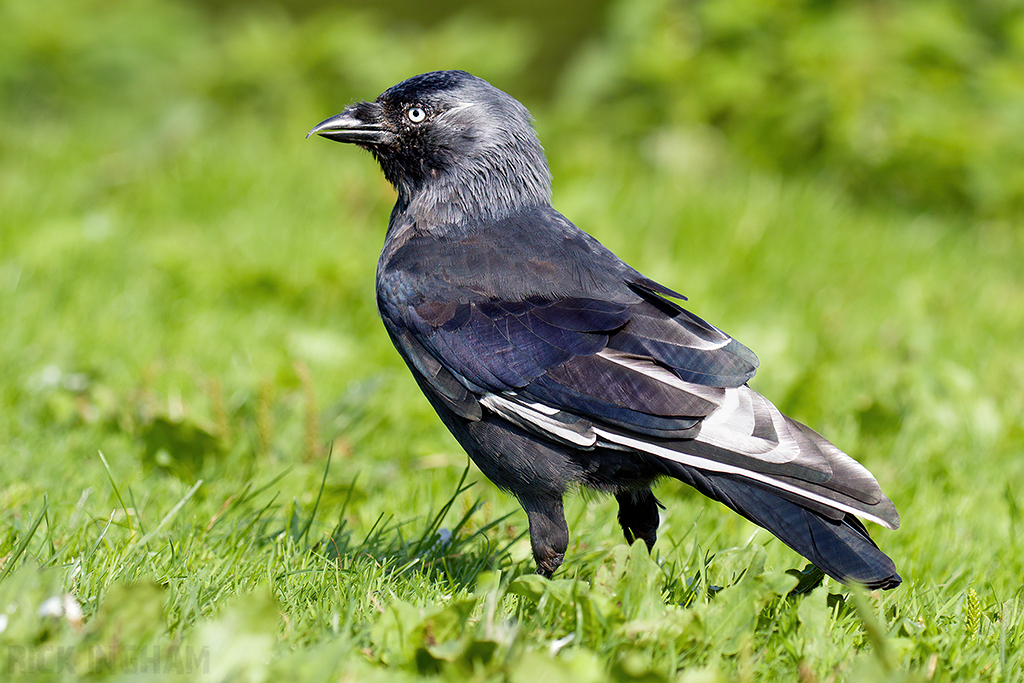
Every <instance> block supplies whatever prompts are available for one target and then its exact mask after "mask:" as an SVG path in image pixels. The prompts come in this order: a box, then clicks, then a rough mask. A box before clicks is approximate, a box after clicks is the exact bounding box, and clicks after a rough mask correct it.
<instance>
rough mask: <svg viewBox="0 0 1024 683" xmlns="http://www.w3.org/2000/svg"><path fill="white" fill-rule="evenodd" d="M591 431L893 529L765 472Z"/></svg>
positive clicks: (600, 435)
mask: <svg viewBox="0 0 1024 683" xmlns="http://www.w3.org/2000/svg"><path fill="white" fill-rule="evenodd" d="M594 432H595V433H596V434H597V435H598V436H599V437H600V438H601V439H602V440H607V441H610V442H612V443H616V444H620V445H622V446H628V447H630V448H634V449H636V450H638V451H643V452H645V453H650V454H651V455H656V456H658V457H659V458H665V459H666V460H673V461H675V462H678V463H681V464H683V465H686V466H688V467H693V468H695V469H698V470H704V471H706V472H720V473H722V474H736V475H739V476H742V477H746V478H747V479H753V480H755V481H759V482H762V483H764V484H768V485H769V486H772V487H774V488H777V489H781V490H783V491H788V492H789V493H793V494H795V495H797V496H799V497H801V498H805V499H807V500H812V501H814V502H816V503H820V504H822V505H825V506H827V507H830V508H833V509H835V510H842V511H843V512H848V513H850V514H851V515H856V516H857V517H862V518H864V519H867V520H870V521H872V522H875V523H876V524H880V525H882V526H884V527H886V528H887V529H895V528H896V527H894V526H893V525H892V524H891V523H890V522H888V521H886V520H884V519H882V518H881V517H878V516H877V515H873V514H871V513H870V512H865V511H864V510H858V509H857V508H855V507H853V506H851V505H846V504H845V503H841V502H839V501H835V500H832V499H831V498H827V497H825V496H822V495H820V494H817V493H814V492H812V491H806V490H804V489H802V488H800V487H799V486H794V485H793V484H790V483H789V482H786V481H779V480H778V479H775V478H774V477H772V476H770V475H767V474H762V473H761V472H753V471H751V470H747V469H744V468H742V467H736V466H735V465H728V464H726V463H722V462H716V461H714V460H708V459H707V458H702V457H700V456H696V455H689V454H687V453H680V452H679V451H674V450H672V449H670V448H665V447H664V446H659V445H657V444H652V443H648V442H646V441H641V440H640V439H634V438H633V437H630V436H626V435H624V434H616V433H615V432H609V431H606V430H604V429H601V428H600V427H595V428H594Z"/></svg>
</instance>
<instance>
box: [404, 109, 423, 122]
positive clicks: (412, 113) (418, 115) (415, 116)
mask: <svg viewBox="0 0 1024 683" xmlns="http://www.w3.org/2000/svg"><path fill="white" fill-rule="evenodd" d="M405 113H406V115H407V116H408V117H409V120H410V121H412V122H413V123H422V121H423V120H424V119H425V118H427V112H425V111H423V107H409V111H407V112H405Z"/></svg>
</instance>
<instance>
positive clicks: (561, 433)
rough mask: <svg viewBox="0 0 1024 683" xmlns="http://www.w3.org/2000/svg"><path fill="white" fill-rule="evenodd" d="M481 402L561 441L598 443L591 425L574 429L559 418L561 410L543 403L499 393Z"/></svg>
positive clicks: (511, 419) (584, 445)
mask: <svg viewBox="0 0 1024 683" xmlns="http://www.w3.org/2000/svg"><path fill="white" fill-rule="evenodd" d="M480 404H481V405H482V406H484V407H485V408H487V409H488V410H490V411H491V412H493V413H497V414H498V415H501V416H502V417H504V418H505V419H507V420H509V421H511V422H514V423H515V424H518V425H520V426H522V427H526V428H530V427H533V428H534V429H538V430H540V431H542V432H545V433H547V434H549V435H551V436H552V437H553V438H555V439H558V440H559V441H565V442H567V443H571V444H573V445H576V446H581V447H583V448H590V447H591V446H593V445H594V444H595V443H597V435H596V434H595V433H594V430H593V429H591V428H590V427H589V426H588V427H587V428H586V429H583V430H579V429H573V428H572V426H571V425H570V424H569V423H567V422H564V421H562V420H559V419H557V417H556V416H557V415H558V413H559V412H560V411H558V410H556V409H554V408H552V407H551V406H546V405H543V404H541V403H533V402H526V401H522V402H521V401H518V400H512V399H510V398H506V397H504V396H501V395H498V394H486V395H485V396H484V397H483V398H481V399H480Z"/></svg>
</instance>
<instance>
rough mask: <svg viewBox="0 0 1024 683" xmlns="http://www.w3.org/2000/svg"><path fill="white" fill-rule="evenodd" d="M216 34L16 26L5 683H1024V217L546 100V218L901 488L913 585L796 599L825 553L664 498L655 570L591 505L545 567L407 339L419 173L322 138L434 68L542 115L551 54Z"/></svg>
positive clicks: (190, 22)
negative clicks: (451, 431)
mask: <svg viewBox="0 0 1024 683" xmlns="http://www.w3.org/2000/svg"><path fill="white" fill-rule="evenodd" d="M85 4H86V3H83V5H85ZM200 11H201V10H200V9H198V8H197V6H192V5H184V4H182V5H178V4H172V3H164V4H153V3H147V2H132V3H125V4H124V5H123V7H121V8H120V9H119V13H118V14H117V16H116V17H115V16H114V15H113V14H111V13H110V11H109V10H101V6H100V5H94V6H92V7H79V6H78V5H75V6H74V7H71V6H65V5H61V6H60V8H58V7H57V6H56V5H54V6H51V7H48V6H47V3H45V2H43V3H34V4H30V3H14V2H6V3H2V4H0V23H2V24H3V25H4V26H5V34H6V35H5V41H7V44H6V45H5V48H4V49H3V51H2V52H0V84H2V85H3V90H2V92H0V103H2V104H3V106H2V107H0V125H2V129H3V134H2V135H0V207H2V208H0V328H2V330H3V333H2V334H0V678H3V679H5V680H41V681H42V680H78V679H84V680H104V681H106V680H111V681H114V680H135V679H139V680H144V679H152V678H154V677H155V675H156V674H159V675H160V677H161V678H160V679H161V680H164V679H166V680H176V679H180V680H194V679H196V678H202V679H204V680H249V681H262V680H266V681H273V680H279V679H281V678H284V677H288V678H289V679H290V680H295V681H306V680H309V681H321V680H346V681H347V680H359V681H363V680H387V681H394V680H405V679H409V680H414V679H415V680H419V679H422V678H428V677H430V678H440V679H441V680H466V679H470V680H495V681H498V680H509V681H541V680H562V679H566V678H570V677H572V678H574V679H576V680H578V681H581V682H583V681H604V680H616V681H663V680H687V681H698V680H700V681H705V680H740V681H747V680H754V679H762V678H763V679H769V680H787V681H790V680H797V679H799V680H805V681H812V680H863V681H879V680H937V681H945V680H992V681H1004V680H1005V681H1011V680H1020V679H1021V677H1022V674H1021V671H1022V670H1024V654H1021V652H1024V631H1022V628H1024V624H1022V621H1024V599H1022V594H1021V577H1022V576H1024V560H1022V559H1021V558H1022V557H1024V552H1022V550H1024V547H1022V541H1021V540H1020V539H1021V537H1022V531H1024V527H1022V525H1024V517H1022V514H1021V510H1022V508H1024V498H1022V494H1021V491H1024V457H1022V456H1024V426H1022V416H1024V392H1022V391H1021V387H1022V386H1024V355H1022V354H1021V348H1022V347H1021V340H1022V339H1024V275H1022V270H1021V264H1022V263H1024V236H1022V233H1021V230H1020V228H1019V222H1020V221H1019V218H1020V217H1019V216H1016V215H1012V214H1005V215H996V216H991V215H986V216H985V218H984V220H982V219H980V218H976V217H974V216H973V215H972V214H951V213H944V212H941V211H933V212H920V211H918V212H913V213H912V212H910V211H909V210H908V209H906V208H899V207H894V206H893V205H892V204H891V203H887V202H886V201H885V198H884V196H883V197H875V198H874V200H872V201H870V202H854V201H853V200H851V199H850V197H849V196H848V195H846V194H844V192H843V191H842V190H841V189H838V188H837V186H836V185H834V184H832V183H831V182H830V180H829V179H828V178H827V177H824V176H822V177H802V176H793V175H779V174H776V173H773V172H771V171H765V170H752V169H750V168H748V166H747V165H746V164H745V163H744V162H742V161H741V160H739V159H738V158H737V157H736V156H734V155H733V153H732V152H731V151H730V147H729V145H728V141H727V140H723V139H722V138H720V137H719V136H717V135H715V134H713V133H711V132H709V131H708V130H705V129H703V128H696V127H695V128H687V127H685V126H665V127H661V128H656V129H652V130H650V131H646V132H644V133H643V134H642V136H641V137H640V138H630V137H624V136H619V135H613V134H610V129H611V128H614V127H615V121H607V120H602V119H601V118H600V116H598V115H597V114H599V112H592V111H587V112H579V111H576V110H575V109H574V108H573V107H572V106H569V104H566V103H564V101H563V100H562V99H559V98H558V97H555V98H552V99H551V100H550V101H548V100H537V101H527V104H528V105H529V106H531V108H532V109H533V111H534V113H535V115H536V117H537V127H538V130H539V132H540V134H541V137H542V140H543V142H544V143H545V147H546V150H547V152H548V155H549V158H550V160H551V163H552V170H553V172H554V175H555V201H556V207H557V208H559V209H560V210H561V211H562V212H563V213H565V214H566V215H568V216H569V217H570V218H571V219H573V220H574V221H575V222H576V223H577V224H579V225H580V226H581V227H583V228H585V229H587V230H588V231H589V232H591V233H592V234H594V235H595V236H597V237H598V238H599V239H601V240H602V241H603V242H605V243H606V244H607V245H608V246H610V247H611V248H613V249H614V250H615V251H617V252H618V253H619V254H620V255H622V256H623V257H624V258H625V259H626V260H627V261H629V262H630V263H631V264H632V265H634V266H636V267H638V268H640V269H641V270H643V271H644V272H645V273H647V274H649V275H651V276H652V277H655V278H656V279H658V280H660V281H662V282H664V283H665V284H667V285H669V286H671V287H674V288H676V289H678V290H681V291H683V292H684V293H685V294H687V295H688V296H689V297H690V308H691V309H692V310H693V311H694V312H696V313H697V314H699V315H702V316H704V317H706V318H708V319H710V320H711V321H712V322H714V323H716V324H718V325H719V326H721V327H722V328H723V329H725V330H726V331H728V332H729V333H731V334H733V335H734V336H736V337H737V338H739V339H740V340H741V341H743V342H744V343H746V344H748V345H749V346H750V347H751V348H753V349H754V350H755V351H756V352H757V353H758V355H759V357H760V359H761V362H762V365H761V371H760V373H759V374H758V376H757V377H756V378H755V380H754V382H753V385H754V386H755V388H757V389H758V390H759V391H762V392H763V393H765V394H766V395H768V396H769V397H770V398H772V399H773V400H774V401H775V402H776V403H777V404H778V405H779V407H780V408H781V409H783V410H784V411H786V412H787V413H789V414H791V415H793V416H794V417H795V418H797V419H800V420H802V421H804V422H807V423H809V424H811V425H812V426H814V427H816V428H817V429H819V430H820V431H822V432H823V433H825V434H826V435H828V436H830V437H831V438H832V439H833V440H834V441H835V442H836V443H837V444H839V445H840V446H841V447H842V448H844V450H846V451H847V452H849V453H850V454H852V455H853V456H854V457H856V458H857V459H859V460H860V461H862V462H863V463H864V464H865V465H867V466H868V467H869V468H870V469H871V470H872V471H873V472H874V473H875V474H876V476H877V478H878V479H879V481H880V482H881V484H882V486H883V488H884V490H885V491H886V492H887V493H888V494H889V496H890V497H891V498H892V499H893V501H894V502H895V503H896V505H897V507H898V508H899V510H900V513H901V515H902V518H903V526H902V527H901V528H900V529H899V530H898V531H896V532H889V531H886V530H884V529H879V528H877V527H873V528H872V531H873V533H874V535H875V538H876V540H877V541H878V543H879V545H880V546H881V547H882V548H883V549H885V550H886V552H888V553H889V554H890V555H891V556H892V557H893V558H894V560H895V561H896V563H897V565H898V567H899V570H900V572H901V574H902V575H903V577H904V579H905V582H904V584H903V586H901V587H900V588H899V589H897V590H895V591H891V592H888V593H885V594H862V593H861V592H859V591H856V590H850V589H847V588H845V587H843V586H840V585H838V584H836V583H834V582H832V581H826V582H825V584H824V585H823V586H822V587H820V588H818V589H816V590H813V591H811V592H810V593H806V594H790V591H791V590H792V589H793V588H794V587H795V586H796V584H797V578H796V577H794V576H792V575H790V574H787V573H786V572H787V570H790V569H802V568H803V567H804V566H805V565H806V562H805V561H803V560H802V558H800V557H798V556H797V555H795V554H794V553H792V552H791V551H789V550H788V549H787V548H786V547H785V546H783V545H782V544H781V543H780V542H778V541H776V540H774V539H773V538H772V537H771V536H770V535H769V534H767V533H766V532H764V531H759V530H757V529H756V528H755V527H753V526H752V525H750V524H749V523H747V522H745V521H744V520H742V519H741V518H739V517H738V516H736V515H734V514H732V513H729V512H728V511H726V510H725V509H724V508H722V507H721V506H719V505H717V504H714V503H711V502H709V501H706V500H705V499H703V498H702V497H700V496H699V495H697V494H695V493H694V492H692V491H690V490H688V489H686V488H685V487H684V486H683V485H681V484H678V483H675V482H664V483H663V484H662V485H661V486H660V487H659V489H658V491H657V494H658V496H659V498H660V499H661V500H662V501H663V502H665V504H666V506H667V510H666V511H665V513H664V522H663V526H662V529H661V533H660V540H659V544H658V547H657V548H656V549H655V553H654V556H653V558H649V557H648V556H647V554H646V552H643V551H641V550H640V549H639V548H632V549H631V548H629V547H627V546H626V545H625V544H624V543H623V541H622V540H621V537H620V533H619V531H618V530H617V524H616V522H615V506H614V503H612V502H611V501H608V500H604V499H600V498H591V497H586V496H575V497H573V498H572V499H571V500H570V502H569V505H568V507H567V516H568V519H569V524H570V528H571V532H572V540H571V544H570V547H569V552H568V553H567V556H566V563H565V565H564V568H563V569H562V570H561V571H560V572H559V573H558V574H557V575H556V579H555V580H554V581H551V582H548V581H544V580H541V579H539V578H537V577H535V576H533V575H532V574H531V572H532V571H533V561H532V558H531V556H530V550H529V541H528V538H527V537H526V536H525V532H526V518H525V514H523V513H522V511H521V510H520V509H519V508H518V505H517V504H516V503H515V502H514V501H513V500H511V499H510V498H508V497H507V496H505V495H503V494H501V493H500V492H499V491H497V490H496V489H495V487H494V486H493V485H491V484H490V483H488V482H487V481H486V480H485V479H484V478H483V477H482V476H481V475H480V474H479V472H478V471H477V470H476V469H475V468H473V467H472V466H469V464H468V462H467V458H466V456H465V454H463V453H462V452H461V451H460V450H459V448H458V447H457V445H456V444H455V443H454V441H453V440H452V439H451V438H450V437H449V436H448V435H447V433H446V432H445V430H444V428H443V427H442V426H441V424H440V423H439V421H438V420H437V419H436V418H435V417H434V415H433V413H432V411H431V410H430V408H429V406H428V405H427V403H426V401H425V400H424V399H423V398H422V397H421V396H420V394H419V392H418V390H417V389H416V387H415V385H414V383H413V382H412V380H411V378H410V377H409V375H408V372H407V370H406V369H405V367H404V365H403V364H402V362H401V361H400V359H399V358H398V356H397V354H396V353H395V352H394V351H393V349H391V347H390V344H389V343H388V340H387V337H386V335H385V333H384V332H383V329H382V328H381V326H380V323H379V321H378V320H377V316H376V311H375V307H374V299H373V291H372V287H373V269H374V266H375V263H376V258H377V250H378V249H379V246H380V243H381V241H382V239H383V231H384V226H385V225H386V221H387V215H388V212H389V211H390V207H391V203H392V201H393V194H392V192H391V190H390V188H389V187H388V186H387V185H386V183H385V181H384V180H383V179H382V178H381V177H380V174H379V171H378V170H377V168H376V167H375V165H374V163H373V161H372V159H371V158H370V157H369V156H368V155H366V154H363V153H357V151H356V150H353V149H351V148H344V147H342V146H339V145H333V144H329V143H327V142H325V141H323V140H319V139H317V140H309V141H304V140H303V135H304V134H305V131H306V130H308V129H309V128H310V127H311V126H312V125H313V124H315V123H316V122H317V121H319V120H321V119H322V118H324V117H326V116H328V115H330V114H332V113H334V112H336V111H337V110H339V109H340V108H341V107H342V106H343V105H345V104H347V103H348V102H350V101H351V100H353V99H355V98H362V97H371V96H373V95H375V94H376V92H379V91H380V90H381V89H383V88H384V87H386V86H387V85H390V84H392V83H393V82H396V81H398V80H399V79H401V78H403V77H405V76H408V75H411V74H412V73H415V72H418V71H423V70H427V69H429V68H436V67H442V66H462V67H467V68H469V69H470V70H473V71H477V72H479V73H481V75H486V76H488V77H490V78H492V79H493V80H495V81H498V82H501V83H502V85H505V86H506V87H507V88H508V89H510V90H513V85H514V83H515V81H516V64H517V63H519V62H518V61H517V60H519V59H520V58H521V57H524V56H527V55H528V54H529V53H530V50H531V48H530V45H531V43H530V39H529V32H528V31H527V29H525V28H523V25H521V24H515V23H513V24H505V23H501V22H496V21H489V20H484V19H481V18H479V17H475V16H474V15H460V16H459V17H457V18H455V19H452V20H446V21H443V22H441V23H440V25H438V26H436V27H434V28H433V29H431V30H430V31H425V32H422V33H417V32H415V31H412V30H411V29H409V28H408V27H404V28H403V27H401V26H397V27H396V26H393V25H392V24H391V23H389V22H387V21H385V20H384V19H381V18H379V17H375V16H374V15H365V14H361V15H352V14H348V13H345V12H341V11H337V12H333V13H332V12H327V13H322V14H318V15H313V16H306V17H303V16H297V15H291V14H287V13H285V12H284V11H283V10H278V11H269V10H268V11H264V12H261V13H255V14H253V13H249V14H246V13H239V14H237V15H236V14H230V13H229V14H227V15H226V16H224V17H214V18H211V17H207V16H205V15H201V14H200ZM464 35H469V36H470V37H469V38H467V39H466V40H463V41H458V40H455V38H454V36H464ZM396 45H402V46H403V47H404V48H406V49H405V50H398V49H397V48H396V47H395V46H396ZM495 46H499V47H501V49H500V50H497V49H495ZM366 54H380V55H382V58H381V60H380V61H379V62H375V63H374V64H372V65H369V66H366V67H365V68H358V67H357V66H356V65H358V64H361V63H364V61H365V55H366ZM580 68H582V67H580ZM560 103H561V104H560ZM442 530H443V531H442ZM449 533H450V534H451V536H450V540H444V539H446V538H448V534H449ZM53 598H56V600H53ZM79 610H80V613H79Z"/></svg>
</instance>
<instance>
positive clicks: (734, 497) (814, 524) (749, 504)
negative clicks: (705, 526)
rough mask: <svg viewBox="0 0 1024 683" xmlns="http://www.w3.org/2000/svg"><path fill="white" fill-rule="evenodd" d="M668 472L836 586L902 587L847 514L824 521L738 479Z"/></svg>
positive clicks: (890, 565)
mask: <svg viewBox="0 0 1024 683" xmlns="http://www.w3.org/2000/svg"><path fill="white" fill-rule="evenodd" d="M671 469H672V470H673V471H672V476H674V477H676V478H677V479H680V480H682V481H684V482H686V483H688V484H690V485H691V486H693V487H694V488H696V489H697V490H698V491H700V492H701V493H703V494H704V495H706V496H708V497H709V498H714V499H715V500H718V501H720V502H722V503H724V504H725V505H727V506H728V507H730V508H731V509H733V510H735V511H736V512H738V513H739V514H741V515H743V516H744V517H746V518H747V519H749V520H750V521H751V522H753V523H754V524H757V525H758V526H761V527H764V528H765V529H767V530H768V531H770V532H772V533H773V534H775V536H777V537H778V538H779V539H780V540H781V541H782V542H783V543H785V544H786V545H788V546H789V547H790V548H792V549H793V550H795V551H796V552H798V553H800V554H801V555H803V556H804V557H806V558H807V559H808V560H810V561H811V562H812V563H813V564H814V565H815V566H817V567H818V568H819V569H821V570H822V571H823V572H825V573H826V574H828V575H829V576H831V577H832V578H834V579H836V580H838V581H841V582H843V583H856V584H860V585H863V586H865V587H867V588H871V589H875V588H882V589H889V588H895V587H896V586H898V585H900V582H901V581H902V579H901V578H900V576H899V574H897V573H896V565H895V564H894V563H893V561H892V560H891V559H889V557H888V556H887V555H886V554H885V553H883V552H882V551H881V550H879V549H878V546H877V545H875V543H874V541H872V540H871V537H870V536H869V535H868V532H867V529H865V528H864V525H863V524H862V523H861V522H860V520H858V519H857V518H856V517H854V516H853V515H851V514H849V513H846V514H843V515H842V518H841V519H839V520H836V519H830V518H828V517H826V516H824V515H822V514H821V513H819V512H816V511H814V510H812V509H809V508H807V507H804V506H802V505H799V504H797V503H795V502H793V501H791V500H788V499H787V498H784V497H782V496H780V495H778V494H777V493H775V492H774V491H772V490H771V489H770V488H769V487H767V486H765V485H762V484H760V483H758V482H754V481H752V480H750V479H746V478H744V477H740V476H736V475H728V474H716V473H710V472H702V471H699V470H695V469H692V468H689V467H685V466H678V467H671Z"/></svg>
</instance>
